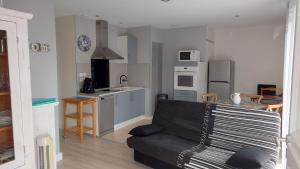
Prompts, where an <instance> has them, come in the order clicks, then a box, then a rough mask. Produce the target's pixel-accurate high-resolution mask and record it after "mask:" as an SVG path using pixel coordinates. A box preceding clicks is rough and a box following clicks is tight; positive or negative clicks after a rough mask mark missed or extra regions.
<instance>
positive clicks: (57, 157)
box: [56, 152, 63, 162]
mask: <svg viewBox="0 0 300 169" xmlns="http://www.w3.org/2000/svg"><path fill="white" fill-rule="evenodd" d="M61 160H63V153H62V152H60V153H58V154H56V162H59V161H61Z"/></svg>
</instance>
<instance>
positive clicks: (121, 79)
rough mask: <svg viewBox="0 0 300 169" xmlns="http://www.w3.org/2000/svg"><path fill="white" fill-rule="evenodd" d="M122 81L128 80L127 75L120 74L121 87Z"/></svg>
mask: <svg viewBox="0 0 300 169" xmlns="http://www.w3.org/2000/svg"><path fill="white" fill-rule="evenodd" d="M123 82H128V77H127V76H126V75H121V76H120V86H121V87H123V86H122V83H123Z"/></svg>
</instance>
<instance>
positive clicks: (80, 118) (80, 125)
mask: <svg viewBox="0 0 300 169" xmlns="http://www.w3.org/2000/svg"><path fill="white" fill-rule="evenodd" d="M78 109H79V119H78V121H79V127H80V128H79V135H80V142H81V143H82V142H83V111H82V103H79V106H78Z"/></svg>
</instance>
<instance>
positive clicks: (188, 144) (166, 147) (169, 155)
mask: <svg viewBox="0 0 300 169" xmlns="http://www.w3.org/2000/svg"><path fill="white" fill-rule="evenodd" d="M127 144H128V146H129V147H131V148H133V149H134V150H135V151H138V152H140V153H143V154H146V155H148V156H151V157H154V158H157V159H159V160H161V161H164V162H166V163H169V164H172V165H175V166H177V160H178V155H179V153H180V152H182V151H184V150H186V149H190V148H192V147H194V146H196V145H198V143H197V142H194V141H190V140H186V139H182V138H180V137H176V136H172V135H168V134H164V133H159V134H154V135H150V136H147V137H136V136H132V137H130V138H128V140H127Z"/></svg>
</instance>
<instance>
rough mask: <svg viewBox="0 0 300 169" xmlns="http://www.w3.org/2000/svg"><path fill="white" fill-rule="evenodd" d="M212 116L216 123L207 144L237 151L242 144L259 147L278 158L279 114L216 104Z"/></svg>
mask: <svg viewBox="0 0 300 169" xmlns="http://www.w3.org/2000/svg"><path fill="white" fill-rule="evenodd" d="M212 116H213V117H214V118H213V119H214V125H213V127H211V128H210V129H211V131H209V132H210V133H209V139H208V140H207V143H206V145H210V146H213V147H218V148H222V149H226V150H230V151H234V152H237V151H238V150H240V149H241V148H243V147H257V148H259V149H261V150H264V151H266V152H268V153H269V154H271V155H272V156H273V157H274V159H276V157H277V155H278V147H277V144H276V138H278V137H279V136H280V130H281V118H280V115H279V113H275V112H266V111H263V110H249V109H244V108H237V107H232V106H225V105H217V106H216V109H215V110H213V111H212Z"/></svg>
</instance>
